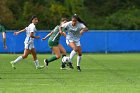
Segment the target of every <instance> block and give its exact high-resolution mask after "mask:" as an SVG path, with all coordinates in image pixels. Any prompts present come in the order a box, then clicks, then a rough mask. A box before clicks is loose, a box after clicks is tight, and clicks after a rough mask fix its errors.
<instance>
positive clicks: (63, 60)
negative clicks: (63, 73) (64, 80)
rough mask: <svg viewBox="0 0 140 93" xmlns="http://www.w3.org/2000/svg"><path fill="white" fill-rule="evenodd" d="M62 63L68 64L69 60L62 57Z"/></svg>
mask: <svg viewBox="0 0 140 93" xmlns="http://www.w3.org/2000/svg"><path fill="white" fill-rule="evenodd" d="M62 62H64V63H67V62H70V58H69V57H67V56H64V57H63V58H62Z"/></svg>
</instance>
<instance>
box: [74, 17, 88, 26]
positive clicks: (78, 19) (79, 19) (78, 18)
mask: <svg viewBox="0 0 140 93" xmlns="http://www.w3.org/2000/svg"><path fill="white" fill-rule="evenodd" d="M72 18H76V19H77V21H78V22H80V23H83V24H84V25H85V26H87V24H86V23H85V22H84V21H83V20H81V18H80V17H79V16H78V15H77V14H74V15H73V16H72Z"/></svg>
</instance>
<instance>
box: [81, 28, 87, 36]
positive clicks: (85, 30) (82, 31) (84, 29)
mask: <svg viewBox="0 0 140 93" xmlns="http://www.w3.org/2000/svg"><path fill="white" fill-rule="evenodd" d="M87 31H88V28H87V27H85V28H82V29H81V31H80V34H81V35H82V34H83V33H84V32H87Z"/></svg>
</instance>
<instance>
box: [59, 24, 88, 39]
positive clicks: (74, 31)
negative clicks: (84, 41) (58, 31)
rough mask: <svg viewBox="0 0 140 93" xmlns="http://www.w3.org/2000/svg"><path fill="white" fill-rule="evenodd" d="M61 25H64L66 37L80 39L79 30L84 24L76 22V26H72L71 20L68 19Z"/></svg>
mask: <svg viewBox="0 0 140 93" xmlns="http://www.w3.org/2000/svg"><path fill="white" fill-rule="evenodd" d="M61 27H64V28H65V29H66V30H67V32H68V34H67V35H66V39H72V40H74V41H79V40H80V36H81V35H80V31H81V29H83V28H85V27H86V26H85V25H84V24H83V23H80V22H77V24H76V26H72V21H69V22H67V23H65V24H63V25H62V26H61Z"/></svg>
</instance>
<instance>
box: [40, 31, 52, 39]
mask: <svg viewBox="0 0 140 93" xmlns="http://www.w3.org/2000/svg"><path fill="white" fill-rule="evenodd" d="M52 33H53V32H50V33H49V34H47V35H46V36H45V37H44V38H42V40H46V39H47V38H48V37H49V36H51V35H52Z"/></svg>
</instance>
